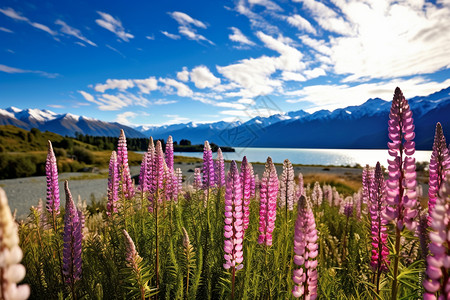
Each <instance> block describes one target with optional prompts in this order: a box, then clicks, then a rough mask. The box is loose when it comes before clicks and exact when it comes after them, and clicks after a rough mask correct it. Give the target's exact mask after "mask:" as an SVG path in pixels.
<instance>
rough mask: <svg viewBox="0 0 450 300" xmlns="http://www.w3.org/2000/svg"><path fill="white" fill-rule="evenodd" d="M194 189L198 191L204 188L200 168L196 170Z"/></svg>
mask: <svg viewBox="0 0 450 300" xmlns="http://www.w3.org/2000/svg"><path fill="white" fill-rule="evenodd" d="M193 186H194V189H196V190H198V189H201V187H202V173H201V170H200V168H195V169H194V184H193Z"/></svg>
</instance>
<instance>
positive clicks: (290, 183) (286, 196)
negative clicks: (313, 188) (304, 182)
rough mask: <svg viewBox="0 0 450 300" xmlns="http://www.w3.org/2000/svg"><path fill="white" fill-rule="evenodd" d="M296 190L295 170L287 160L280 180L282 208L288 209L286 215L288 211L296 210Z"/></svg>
mask: <svg viewBox="0 0 450 300" xmlns="http://www.w3.org/2000/svg"><path fill="white" fill-rule="evenodd" d="M294 189H295V181H294V168H293V167H292V164H291V162H290V161H289V159H285V160H284V162H283V172H282V173H281V179H280V207H286V213H287V210H293V209H294V197H295V191H294Z"/></svg>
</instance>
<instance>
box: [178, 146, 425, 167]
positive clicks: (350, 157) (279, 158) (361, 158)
mask: <svg viewBox="0 0 450 300" xmlns="http://www.w3.org/2000/svg"><path fill="white" fill-rule="evenodd" d="M234 148H235V149H236V152H224V153H223V156H224V158H225V159H229V160H242V157H243V156H247V159H248V161H249V162H265V161H266V159H267V156H270V157H272V160H273V161H274V162H276V163H282V162H283V161H284V160H285V159H286V158H287V159H289V160H290V161H291V163H293V164H304V165H344V166H345V165H348V166H354V165H356V164H359V165H361V166H365V165H366V164H369V165H371V166H375V164H376V163H377V161H379V162H380V164H381V165H383V166H387V159H388V158H390V157H389V155H388V151H387V150H385V149H380V150H378V149H375V150H373V149H369V150H368V149H293V148H241V147H234ZM175 155H182V156H189V157H199V158H202V157H203V153H201V152H175ZM430 156H431V151H416V153H415V154H414V157H415V158H416V161H417V162H422V161H429V160H430ZM213 157H214V158H215V157H216V153H214V154H213Z"/></svg>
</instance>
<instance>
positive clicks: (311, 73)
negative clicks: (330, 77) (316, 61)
mask: <svg viewBox="0 0 450 300" xmlns="http://www.w3.org/2000/svg"><path fill="white" fill-rule="evenodd" d="M303 73H304V74H305V75H306V78H308V79H312V78H317V77H319V76H325V75H327V73H325V71H324V70H323V69H321V68H314V69H312V70H305V71H304V72H303Z"/></svg>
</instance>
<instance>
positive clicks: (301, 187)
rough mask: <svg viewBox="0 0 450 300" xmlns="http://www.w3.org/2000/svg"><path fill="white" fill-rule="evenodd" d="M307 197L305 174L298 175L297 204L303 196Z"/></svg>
mask: <svg viewBox="0 0 450 300" xmlns="http://www.w3.org/2000/svg"><path fill="white" fill-rule="evenodd" d="M302 195H303V196H306V194H305V187H304V184H303V174H302V173H298V184H297V186H296V192H295V201H296V202H297V201H298V199H300V197H301V196H302Z"/></svg>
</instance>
